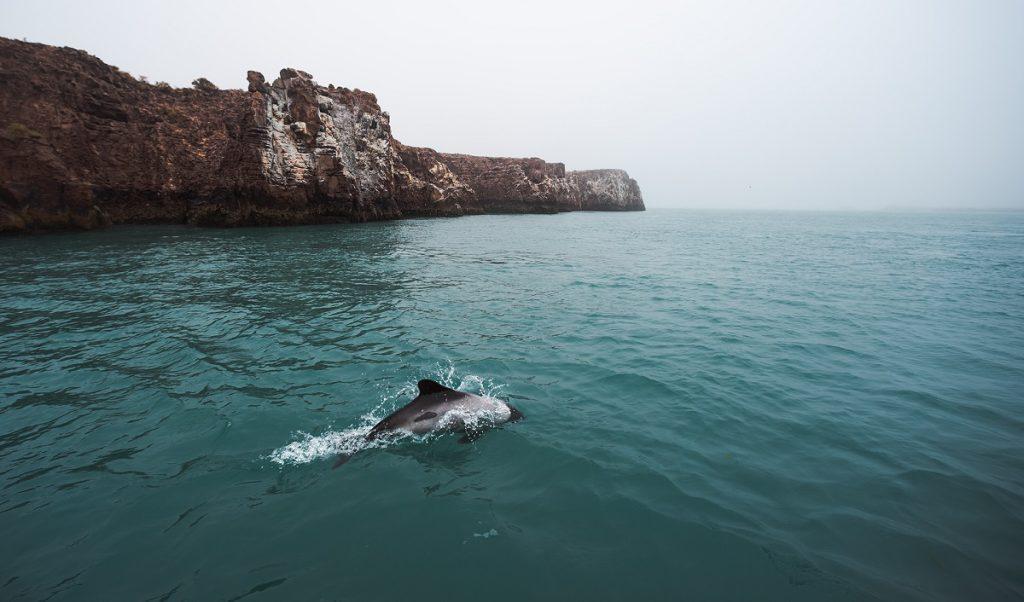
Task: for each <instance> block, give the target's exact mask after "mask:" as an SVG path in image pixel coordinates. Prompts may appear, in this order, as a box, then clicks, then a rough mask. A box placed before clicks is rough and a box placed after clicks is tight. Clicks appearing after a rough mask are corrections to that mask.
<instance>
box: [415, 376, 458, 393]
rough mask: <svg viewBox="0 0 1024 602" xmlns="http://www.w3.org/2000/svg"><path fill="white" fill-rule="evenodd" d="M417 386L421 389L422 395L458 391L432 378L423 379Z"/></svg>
mask: <svg viewBox="0 0 1024 602" xmlns="http://www.w3.org/2000/svg"><path fill="white" fill-rule="evenodd" d="M416 386H417V387H418V388H419V390H420V395H431V394H433V393H458V391H456V390H455V389H452V388H449V387H446V386H444V385H442V384H441V383H439V382H435V381H432V380H427V379H423V380H421V381H420V382H418V383H416Z"/></svg>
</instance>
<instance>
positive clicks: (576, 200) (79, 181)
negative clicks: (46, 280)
mask: <svg viewBox="0 0 1024 602" xmlns="http://www.w3.org/2000/svg"><path fill="white" fill-rule="evenodd" d="M247 79H248V87H247V89H246V90H218V89H216V88H215V87H214V86H213V85H212V84H210V83H209V82H207V81H206V80H202V79H200V80H197V81H196V82H195V84H194V88H193V89H176V88H172V87H171V86H168V85H166V84H155V85H153V84H150V83H148V82H145V81H140V80H137V79H135V78H134V77H132V76H131V75H129V74H127V73H124V72H122V71H119V70H118V69H117V68H116V67H112V66H110V65H107V64H105V63H103V62H102V61H100V60H99V59H97V58H95V57H93V56H90V55H89V54H87V53H85V52H83V51H81V50H74V49H71V48H56V47H52V46H46V45H42V44H30V43H26V42H19V41H16V40H8V39H4V38H0V232H17V231H36V230H49V229H61V228H95V227H99V226H104V225H108V224H112V223H192V224H198V225H220V226H231V225H275V224H299V223H324V222H338V221H366V220H379V219H393V218H400V217H407V216H453V215H464V214H471V213H498V212H501V213H528V212H529V213H533V212H556V211H573V210H642V209H643V208H644V205H643V200H642V198H641V196H640V189H639V187H638V186H637V184H636V182H635V181H634V180H632V179H630V178H629V176H628V175H627V174H626V173H625V172H624V171H621V170H595V171H578V172H572V171H568V172H567V171H566V170H565V166H564V165H563V164H561V163H547V162H545V161H543V160H541V159H536V158H530V159H510V158H495V157H473V156H469V155H456V154H445V153H438V152H436V151H434V150H432V149H428V148H417V147H410V146H405V145H403V144H401V143H400V142H398V141H397V140H395V139H394V137H393V136H392V133H391V125H390V123H389V117H388V114H387V113H386V112H384V111H382V110H381V108H380V106H379V105H378V104H377V99H376V97H374V95H373V94H370V93H369V92H363V91H360V90H349V89H347V88H340V87H335V86H333V85H329V86H326V87H324V86H321V85H318V84H317V83H316V82H315V81H314V80H313V78H312V76H310V75H309V74H308V73H305V72H303V71H299V70H297V69H282V70H281V72H280V75H279V77H277V78H275V79H274V80H273V81H272V82H268V81H267V80H266V78H265V77H264V76H263V75H262V74H260V73H257V72H255V71H250V72H249V73H248V77H247Z"/></svg>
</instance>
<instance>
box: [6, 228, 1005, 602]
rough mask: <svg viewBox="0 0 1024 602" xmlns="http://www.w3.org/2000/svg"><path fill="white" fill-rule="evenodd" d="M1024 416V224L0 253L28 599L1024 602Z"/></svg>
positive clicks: (297, 236)
mask: <svg viewBox="0 0 1024 602" xmlns="http://www.w3.org/2000/svg"><path fill="white" fill-rule="evenodd" d="M426 377H429V378H435V379H437V380H441V381H443V382H445V383H448V384H451V385H453V386H458V387H460V388H463V389H465V390H470V391H475V392H480V393H486V394H490V395H493V396H497V397H500V398H502V399H505V400H508V401H509V402H511V403H513V404H514V405H516V406H518V407H519V408H520V409H522V411H523V412H524V413H525V414H526V416H527V419H526V420H524V421H523V422H520V423H517V424H514V425H509V426H507V427H505V428H502V429H499V430H496V431H493V432H490V433H488V434H486V435H484V436H483V437H482V438H481V439H480V440H478V441H477V442H475V443H473V444H470V445H459V444H458V443H457V442H456V439H457V436H437V437H431V438H427V439H425V440H419V439H405V440H401V441H398V442H396V443H393V444H391V445H389V446H387V447H383V448H380V449H372V450H367V451H365V452H363V453H361V454H359V455H358V456H356V457H355V458H354V459H353V460H352V461H351V462H349V463H348V464H346V465H345V466H343V467H341V468H340V469H338V470H333V471H332V470H331V469H330V466H331V463H332V459H333V458H332V456H333V453H334V452H335V451H337V450H338V449H341V448H344V447H345V446H346V445H350V444H351V443H352V442H353V441H354V440H356V439H358V437H359V436H360V434H361V433H363V432H365V430H366V428H367V427H368V425H369V424H371V423H372V422H373V421H374V420H376V419H379V418H380V417H382V416H383V415H384V414H386V413H387V412H388V411H390V410H391V409H393V408H395V407H397V406H399V405H401V404H404V403H405V402H406V401H408V400H409V399H411V398H412V391H413V387H414V383H415V381H416V380H418V379H420V378H426ZM1022 407H1024V214H915V215H898V214H842V213H730V212H688V211H667V210H662V211H658V210H653V211H649V212H646V213H640V214H600V213H586V214H582V213H576V214H564V215H556V216H483V217H471V218H460V219H436V220H411V221H402V222H392V223H380V224H368V225H338V226H324V227H298V228H282V229H240V230H199V229H190V228H184V227H132V228H116V229H112V230H108V231H101V232H91V233H76V234H57V235H48V236H40V237H17V238H4V239H0V533H2V540H3V543H2V545H0V598H3V599H5V600H12V599H54V600H60V599H75V600H82V599H89V600H112V599H119V600H128V599H140V600H141V599H149V598H153V599H165V600H166V599H173V600H194V599H211V600H218V599H224V600H226V599H232V600H233V599H239V598H245V599H253V600H255V599H295V600H297V599H309V600H311V599H325V600H333V599H349V600H385V599H401V598H409V599H419V600H429V599H453V600H470V599H474V600H476V599H486V600H523V599H559V600H563V599H580V600H585V599H598V600H614V599H641V597H647V598H649V599H659V600H660V599H694V600H705V599H715V600H750V599H760V600H825V599H829V600H869V599H886V600H1000V599H1014V598H1020V597H1021V596H1024V570H1022V562H1024V561H1022V559H1024V413H1022Z"/></svg>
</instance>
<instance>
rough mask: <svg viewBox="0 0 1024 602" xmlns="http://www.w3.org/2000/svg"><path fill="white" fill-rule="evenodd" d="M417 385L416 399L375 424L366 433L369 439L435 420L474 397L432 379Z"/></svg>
mask: <svg viewBox="0 0 1024 602" xmlns="http://www.w3.org/2000/svg"><path fill="white" fill-rule="evenodd" d="M416 387H417V388H418V389H419V392H420V394H419V395H417V396H416V399H413V400H412V401H410V402H409V403H407V404H406V405H404V406H402V407H401V408H399V409H397V410H395V411H394V412H392V413H391V414H389V415H388V416H387V417H386V418H384V420H381V421H380V422H378V423H377V424H376V425H374V427H373V428H372V429H370V432H369V433H367V434H366V440H367V441H373V440H374V439H376V438H377V437H379V436H380V435H381V434H382V433H386V432H388V431H391V430H394V429H396V428H406V429H408V428H409V427H410V426H411V425H415V424H416V423H417V422H421V421H428V420H429V421H433V420H434V419H436V418H437V417H439V416H441V415H443V414H444V413H445V412H447V411H448V409H450V407H451V406H452V405H455V404H456V403H458V401H459V400H462V399H464V398H467V397H472V394H470V393H464V392H462V391H456V390H455V389H452V388H450V387H446V386H444V385H442V384H441V383H438V382H434V381H432V380H421V381H420V382H418V383H416ZM424 426H426V425H424Z"/></svg>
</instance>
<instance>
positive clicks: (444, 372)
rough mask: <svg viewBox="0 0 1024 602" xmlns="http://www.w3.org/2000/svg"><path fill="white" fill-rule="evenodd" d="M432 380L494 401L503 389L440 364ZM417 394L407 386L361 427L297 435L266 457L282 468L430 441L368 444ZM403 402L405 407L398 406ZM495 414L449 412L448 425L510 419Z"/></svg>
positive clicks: (402, 436) (403, 436)
mask: <svg viewBox="0 0 1024 602" xmlns="http://www.w3.org/2000/svg"><path fill="white" fill-rule="evenodd" d="M432 376H433V378H434V379H435V380H437V382H439V383H441V384H443V385H445V386H446V387H451V388H453V389H458V390H460V391H470V392H474V393H476V394H478V395H481V396H485V397H489V398H492V399H496V397H495V395H496V393H497V392H498V391H500V389H501V387H500V385H495V384H493V383H492V382H491V381H489V380H486V379H483V378H480V377H479V376H475V375H472V374H470V375H466V376H463V377H461V378H458V375H457V370H456V369H455V366H454V365H453V364H452V363H451V362H447V363H446V364H438V365H437V367H436V368H435V369H434V373H433V375H432ZM415 393H416V385H415V383H404V384H403V385H402V386H400V387H399V388H398V389H396V390H394V391H393V392H391V393H387V392H385V393H384V394H383V395H382V398H381V401H380V403H379V404H377V407H375V408H374V409H373V410H371V411H370V412H368V413H366V414H364V415H363V416H361V417H360V419H359V424H357V425H355V426H353V427H351V428H347V429H344V430H340V431H327V432H324V433H321V434H319V435H312V434H310V433H305V432H298V433H296V434H295V436H296V437H297V439H296V440H295V441H292V442H291V443H288V444H287V445H284V446H283V447H279V448H277V449H275V450H274V451H273V452H271V453H270V454H268V455H267V456H266V457H267V459H269V460H270V461H271V462H273V463H275V464H279V465H281V466H285V465H299V464H308V463H310V462H315V461H317V460H325V459H327V458H333V457H335V456H338V455H340V454H347V455H352V454H354V453H356V452H359V451H362V450H365V449H370V448H378V447H387V446H389V445H393V444H394V443H396V442H397V441H408V440H411V441H414V442H423V441H426V440H428V439H430V437H431V436H430V435H426V436H422V437H417V436H414V435H412V434H409V433H396V434H395V436H390V437H378V438H376V439H374V440H373V441H367V440H366V435H367V433H369V432H370V429H372V428H373V425H375V424H377V423H378V422H379V421H380V420H381V419H382V418H384V416H386V415H387V414H389V413H391V412H392V411H393V410H394V409H395V408H396V407H397V406H399V405H404V403H407V402H408V401H409V400H411V399H412V397H411V396H413V395H415ZM399 401H401V402H402V403H398V402H399ZM502 410H504V411H505V412H506V413H507V412H508V409H507V408H506V407H505V406H504V404H502V403H500V402H499V403H498V404H497V405H496V407H495V412H498V414H500V413H501V411H502ZM495 412H491V411H486V410H484V411H481V412H471V413H462V412H460V413H458V414H457V415H456V413H455V412H449V413H448V414H445V416H444V421H445V423H447V422H449V421H453V420H455V419H461V420H462V421H463V422H464V424H466V425H467V426H469V427H473V426H477V425H480V424H488V423H493V422H501V421H503V420H504V419H507V416H501V415H496V414H495Z"/></svg>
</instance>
